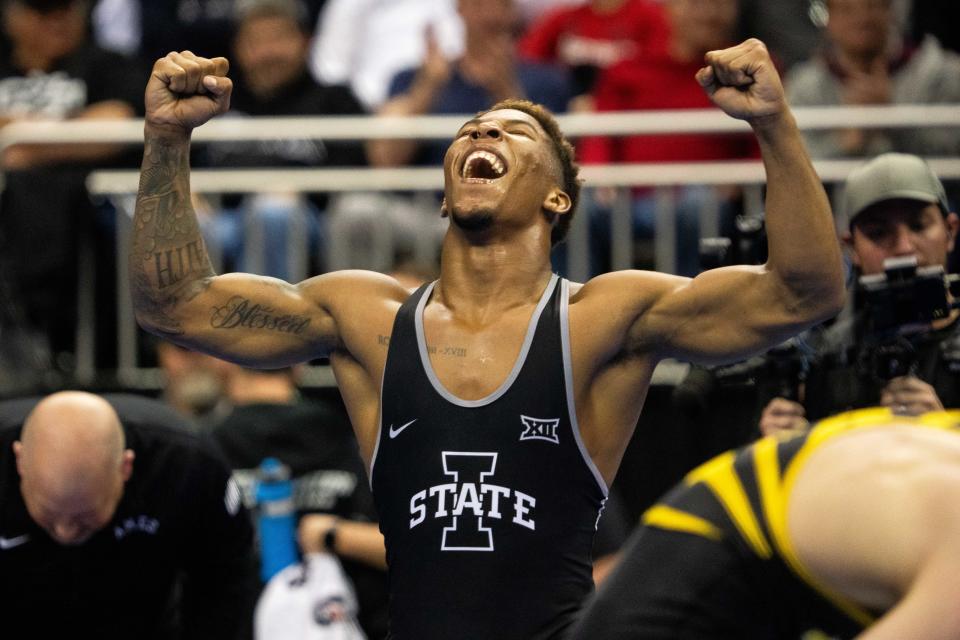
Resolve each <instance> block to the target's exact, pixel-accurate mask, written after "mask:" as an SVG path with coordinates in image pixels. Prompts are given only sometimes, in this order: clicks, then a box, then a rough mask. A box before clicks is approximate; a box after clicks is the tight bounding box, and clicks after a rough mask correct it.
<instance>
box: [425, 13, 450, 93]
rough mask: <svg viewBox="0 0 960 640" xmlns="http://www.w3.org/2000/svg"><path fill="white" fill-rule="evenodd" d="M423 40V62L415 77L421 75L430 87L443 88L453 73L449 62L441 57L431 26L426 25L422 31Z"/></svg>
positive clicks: (443, 56) (441, 52)
mask: <svg viewBox="0 0 960 640" xmlns="http://www.w3.org/2000/svg"><path fill="white" fill-rule="evenodd" d="M424 39H425V49H424V54H423V62H421V63H420V71H419V72H418V74H417V75H421V76H422V77H423V79H424V80H426V81H427V82H428V83H430V86H431V87H443V86H445V85H446V84H447V82H449V81H450V76H451V74H452V73H453V71H452V69H451V68H450V61H449V60H447V57H446V56H445V55H443V51H441V49H440V45H439V43H438V42H437V35H436V33H435V32H434V26H433V24H428V25H427V27H426V29H425V30H424Z"/></svg>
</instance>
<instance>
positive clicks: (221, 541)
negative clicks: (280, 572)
mask: <svg viewBox="0 0 960 640" xmlns="http://www.w3.org/2000/svg"><path fill="white" fill-rule="evenodd" d="M105 398H106V399H107V400H108V401H109V402H110V403H111V404H112V405H113V407H114V408H115V409H116V410H117V413H118V414H119V416H120V420H121V422H122V424H123V427H124V431H125V434H126V439H127V448H129V449H132V450H133V451H134V453H135V459H134V463H133V474H132V476H131V477H130V479H129V480H128V482H127V483H126V485H125V487H124V493H123V497H122V499H121V501H120V503H119V505H118V506H117V510H116V513H115V514H114V517H113V519H112V520H111V522H110V523H109V524H108V525H107V526H106V527H104V528H103V529H101V530H100V531H99V532H97V533H96V534H95V535H94V536H93V537H92V538H90V539H89V540H88V541H87V542H85V543H83V544H82V545H80V546H77V547H67V546H62V545H59V544H57V543H56V542H54V541H53V540H52V539H51V538H50V537H49V536H48V535H47V533H46V532H45V531H44V530H43V529H41V528H40V527H39V526H38V525H37V524H36V523H34V522H33V520H32V519H31V518H30V516H29V514H28V513H27V510H26V507H25V506H24V502H23V497H22V495H21V493H20V478H19V475H18V473H17V470H16V463H15V459H14V454H13V450H12V443H13V442H14V440H16V439H17V438H18V437H19V434H20V431H21V425H22V423H23V419H24V417H25V416H26V415H27V413H29V411H30V410H31V409H32V408H33V406H34V405H35V404H36V402H37V400H36V399H33V400H23V401H9V402H3V403H0V609H2V612H3V613H2V615H0V637H4V638H10V639H11V640H12V639H16V638H56V637H75V636H77V635H80V636H84V637H96V638H98V639H100V640H103V639H107V638H124V639H129V638H138V639H147V638H184V639H186V638H198V639H199V638H203V639H205V640H210V639H217V638H236V637H237V635H238V633H239V632H240V631H241V629H242V628H243V626H244V625H245V624H248V620H249V618H250V615H251V611H252V606H253V602H254V600H255V597H256V589H257V587H258V583H257V577H256V563H255V556H254V555H253V529H252V526H251V523H250V519H249V516H248V514H247V512H246V511H245V510H244V507H243V506H242V504H241V500H240V495H239V491H238V490H237V488H236V486H235V484H234V483H232V482H230V481H229V478H230V473H229V471H228V469H227V467H226V465H225V464H224V463H223V462H222V461H221V459H220V458H219V457H218V455H217V453H216V452H215V450H214V449H213V448H211V447H210V446H209V445H208V443H206V442H204V441H202V440H201V439H200V438H199V437H198V436H196V435H194V434H192V433H190V431H189V428H188V427H187V425H186V424H185V423H184V422H183V421H182V419H180V418H179V417H178V416H176V414H174V413H173V412H172V411H171V410H170V409H168V408H167V407H166V406H164V405H163V404H161V403H158V402H156V401H153V400H150V399H147V398H141V397H137V396H129V395H126V396H124V395H116V396H105Z"/></svg>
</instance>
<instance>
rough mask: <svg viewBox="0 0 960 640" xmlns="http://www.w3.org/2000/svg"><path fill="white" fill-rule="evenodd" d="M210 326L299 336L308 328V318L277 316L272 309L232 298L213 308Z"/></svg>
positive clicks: (235, 297) (238, 297)
mask: <svg viewBox="0 0 960 640" xmlns="http://www.w3.org/2000/svg"><path fill="white" fill-rule="evenodd" d="M210 326H211V327H213V328H214V329H265V330H267V331H278V332H280V333H292V334H294V335H301V334H302V333H303V332H304V331H305V330H306V329H307V327H309V326H310V318H307V317H304V316H295V315H278V314H277V313H276V311H275V310H274V309H273V308H272V307H265V306H263V305H260V304H255V303H253V302H251V301H250V300H248V299H246V298H244V297H242V296H234V297H232V298H230V300H229V301H228V302H227V304H225V305H223V306H222V307H214V308H213V315H211V316H210Z"/></svg>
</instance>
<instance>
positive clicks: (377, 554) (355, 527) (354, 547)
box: [332, 520, 387, 569]
mask: <svg viewBox="0 0 960 640" xmlns="http://www.w3.org/2000/svg"><path fill="white" fill-rule="evenodd" d="M334 547H335V548H334V549H333V550H332V551H334V552H335V553H336V554H337V555H338V556H340V557H343V558H349V559H351V560H356V561H357V562H362V563H364V564H366V565H369V566H371V567H374V568H377V569H386V568H387V557H386V549H385V547H384V543H383V534H382V533H380V528H379V526H377V524H376V523H373V522H358V521H355V520H340V521H338V522H337V538H336V543H335V544H334Z"/></svg>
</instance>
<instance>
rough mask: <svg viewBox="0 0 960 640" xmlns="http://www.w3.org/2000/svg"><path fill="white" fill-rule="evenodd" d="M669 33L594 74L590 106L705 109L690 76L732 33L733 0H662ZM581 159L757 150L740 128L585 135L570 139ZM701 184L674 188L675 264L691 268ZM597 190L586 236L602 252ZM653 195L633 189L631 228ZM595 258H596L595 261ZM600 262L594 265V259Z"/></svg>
mask: <svg viewBox="0 0 960 640" xmlns="http://www.w3.org/2000/svg"><path fill="white" fill-rule="evenodd" d="M665 7H666V9H667V17H668V19H669V24H670V27H671V30H670V32H671V35H670V39H669V42H668V43H667V47H666V48H665V49H664V50H661V51H651V52H649V53H647V54H645V55H640V56H638V57H635V58H633V59H630V60H625V61H623V62H620V63H617V64H616V65H613V66H612V67H610V68H609V69H607V70H606V71H605V72H604V73H603V74H602V75H601V76H600V78H599V79H598V81H597V85H596V88H595V91H594V101H595V107H596V110H597V111H623V110H644V109H650V110H654V109H656V110H661V109H706V108H711V103H710V101H709V99H708V98H707V97H706V95H705V94H704V93H703V91H701V89H700V86H699V85H698V84H697V82H696V80H695V79H694V74H695V73H696V71H697V69H698V68H699V67H700V66H701V65H702V64H703V56H704V54H706V52H707V51H711V50H713V49H721V48H723V47H726V46H728V45H729V44H730V43H732V42H734V41H735V40H736V25H737V13H738V0H667V1H666V3H665ZM578 152H579V155H580V161H581V162H583V163H594V164H598V163H615V162H624V163H633V162H694V161H714V160H734V159H744V158H753V157H757V156H758V154H759V152H758V149H757V148H756V145H755V143H754V142H753V140H752V138H751V137H750V136H749V135H746V134H743V135H741V134H735V135H715V134H700V133H691V134H671V135H658V136H629V137H624V138H609V137H590V138H584V139H583V140H581V142H580V144H579V145H578ZM705 189H706V188H705V187H685V188H682V189H679V190H678V192H677V194H676V196H677V197H676V202H677V210H676V216H677V224H678V229H677V235H678V243H679V247H678V254H677V255H678V271H679V272H680V273H684V274H688V275H695V274H696V272H697V271H698V270H699V264H698V263H699V260H698V244H699V241H698V240H699V220H698V219H699V214H700V208H701V204H702V202H703V199H704V197H705V195H706V193H705ZM719 195H720V197H721V214H722V215H723V214H726V215H727V217H729V213H730V209H731V206H732V201H733V200H734V199H735V196H736V195H737V194H736V193H735V190H731V189H728V190H725V192H723V193H720V194H719ZM610 200H611V197H610V195H609V194H608V193H604V192H603V191H602V190H601V191H600V192H598V193H597V194H596V198H595V202H594V205H595V209H594V211H593V212H592V223H593V229H592V233H591V239H592V240H594V239H595V240H597V242H595V246H594V251H595V252H599V254H600V255H599V257H600V259H601V260H603V258H604V255H605V253H606V252H607V251H608V250H609V249H608V245H609V236H610V232H609V221H608V218H609V202H610ZM654 213H655V212H654V203H653V197H652V194H651V193H650V191H649V190H646V189H638V190H635V191H634V196H633V223H634V233H636V234H641V235H647V236H650V235H652V233H653V231H654V230H653V220H654ZM601 264H602V262H601ZM601 268H602V267H601Z"/></svg>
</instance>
